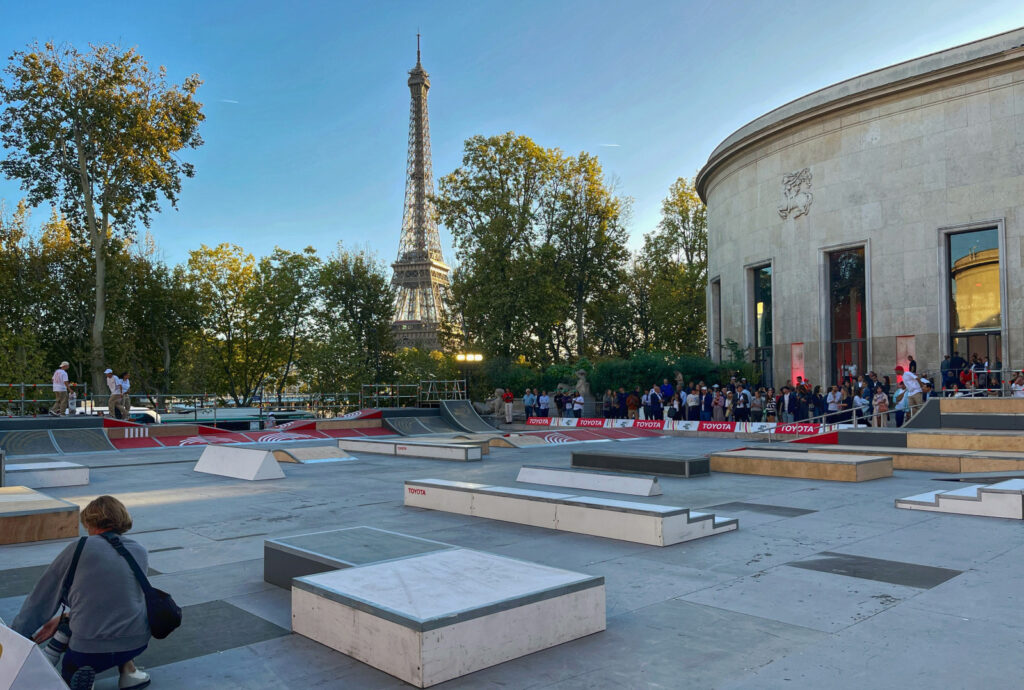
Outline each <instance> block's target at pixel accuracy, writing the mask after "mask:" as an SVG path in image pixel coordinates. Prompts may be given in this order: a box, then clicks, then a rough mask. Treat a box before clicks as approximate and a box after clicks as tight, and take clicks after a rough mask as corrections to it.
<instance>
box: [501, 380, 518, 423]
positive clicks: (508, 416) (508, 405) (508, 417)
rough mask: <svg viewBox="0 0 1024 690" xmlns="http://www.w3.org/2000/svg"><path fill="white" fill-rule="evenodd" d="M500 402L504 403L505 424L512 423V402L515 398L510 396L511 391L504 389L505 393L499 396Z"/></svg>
mask: <svg viewBox="0 0 1024 690" xmlns="http://www.w3.org/2000/svg"><path fill="white" fill-rule="evenodd" d="M501 400H502V402H504V403H505V423H506V424H511V423H512V401H514V400H515V396H513V395H512V389H511V388H506V389H505V392H504V393H502V394H501Z"/></svg>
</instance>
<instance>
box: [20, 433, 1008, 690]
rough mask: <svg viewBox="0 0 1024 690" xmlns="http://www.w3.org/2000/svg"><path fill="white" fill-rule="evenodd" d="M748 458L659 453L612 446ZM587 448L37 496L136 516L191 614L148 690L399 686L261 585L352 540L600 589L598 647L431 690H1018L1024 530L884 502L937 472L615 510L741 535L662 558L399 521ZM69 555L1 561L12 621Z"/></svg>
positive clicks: (161, 456) (157, 648) (706, 494)
mask: <svg viewBox="0 0 1024 690" xmlns="http://www.w3.org/2000/svg"><path fill="white" fill-rule="evenodd" d="M312 445H315V444H312ZM736 445H737V444H736V442H735V441H729V440H718V439H680V438H658V439H649V440H638V441H630V442H622V443H604V444H601V446H602V448H601V449H602V450H605V449H612V448H615V447H618V448H622V449H623V450H628V451H630V452H644V450H645V449H656V450H658V451H665V450H668V449H672V450H678V451H679V453H680V454H686V455H696V454H703V453H708V452H711V451H713V450H719V449H723V448H730V447H735V446H736ZM583 447H592V446H591V444H587V445H577V444H573V445H564V446H541V447H531V448H524V449H502V448H495V449H492V451H491V453H490V455H487V456H485V457H484V460H483V461H482V462H474V463H450V462H444V461H436V460H418V459H409V458H393V457H387V456H379V455H377V456H375V455H369V454H358V453H357V454H356V455H358V456H359V461H356V462H346V463H336V464H321V465H307V466H303V465H290V464H284V465H282V467H283V468H284V471H285V474H286V475H287V478H286V479H284V480H280V481H267V482H245V481H239V480H234V479H227V478H222V477H216V476H210V475H203V474H196V473H194V472H192V463H193V462H194V460H195V459H197V458H198V456H199V454H200V453H201V451H202V449H201V448H182V449H168V450H155V451H137V452H120V453H116V452H109V453H93V454H83V455H78V456H74V457H73V458H72V457H68V458H64V459H71V460H74V461H78V462H83V463H85V464H88V465H90V466H91V467H92V468H93V469H92V477H91V482H92V483H91V484H90V485H89V486H86V487H68V488H65V489H49V490H45V491H46V493H49V494H51V495H54V496H57V497H60V498H64V499H67V500H71V501H74V502H76V503H78V504H80V505H83V506H84V505H85V504H86V503H87V502H88V501H89V500H91V499H92V498H93V497H95V496H97V495H100V494H104V493H109V494H113V495H116V496H118V497H119V498H120V499H121V500H123V501H124V502H125V503H126V504H127V505H128V507H129V509H130V510H131V512H132V515H133V517H134V519H135V527H134V529H133V530H132V532H131V536H132V537H133V538H135V539H137V540H138V541H140V542H141V543H143V544H144V545H145V546H146V547H147V548H148V549H149V550H150V566H151V568H152V569H153V574H152V581H153V584H154V585H155V586H157V587H159V588H161V589H165V590H167V591H169V592H171V593H172V594H173V595H174V597H175V598H176V599H177V601H178V603H179V604H181V605H182V606H183V607H184V609H185V619H184V620H185V623H184V625H183V627H182V628H181V629H180V630H178V631H176V632H175V633H174V634H173V635H171V636H170V637H169V638H167V639H166V640H154V641H153V642H152V643H151V645H150V648H149V649H148V650H147V651H146V652H145V653H144V655H143V656H142V657H140V659H139V664H140V665H141V666H144V667H147V668H148V670H149V671H150V672H151V673H152V676H153V687H154V688H161V689H177V688H181V689H185V688H187V689H189V690H199V689H203V688H211V689H212V688H217V689H223V688H245V689H247V690H256V689H262V688H268V689H269V688H395V687H405V685H404V684H403V683H402V682H401V681H398V680H397V679H395V678H393V677H391V676H388V675H386V674H384V673H382V672H380V671H377V670H375V669H373V668H370V667H368V666H366V665H364V664H362V663H360V662H358V661H355V660H353V659H351V658H349V657H347V656H344V655H342V654H340V653H338V652H335V651H332V650H331V649H328V648H327V647H324V646H321V645H319V644H317V643H315V642H312V641H310V640H308V639H305V638H303V637H300V636H298V635H294V634H291V633H290V632H289V621H290V612H289V594H288V592H286V591H285V590H282V589H279V588H277V587H274V586H272V585H268V584H266V583H265V582H264V581H263V576H262V568H263V563H262V557H263V540H264V539H266V538H270V537H276V536H285V535H293V534H302V533H305V532H312V531H320V530H325V529H333V528H341V527H352V526H357V525H369V526H373V527H379V528H383V529H388V530H393V531H397V532H402V533H406V534H411V535H417V536H422V537H426V538H430V539H434V540H438V541H442V542H447V543H451V544H456V545H460V546H464V547H469V548H474V549H480V550H484V551H490V552H493V553H497V554H503V555H508V556H513V557H517V558H523V559H526V560H530V561H535V562H538V563H544V564H547V565H551V566H557V567H562V568H568V569H571V570H576V571H580V572H585V573H590V574H594V575H603V576H604V577H605V578H606V583H607V595H608V609H607V616H608V619H607V622H608V629H607V630H606V631H605V632H602V633H598V634H595V635H591V636H589V637H586V638H583V639H580V640H576V641H574V642H570V643H567V644H564V645H561V646H558V647H554V648H551V649H548V650H545V651H542V652H538V653H536V654H532V655H529V656H526V657H523V658H520V659H516V660H514V661H510V662H507V663H504V664H501V665H499V666H495V667H492V668H489V669H485V670H483V671H479V672H477V673H474V674H472V675H469V676H465V677H463V678H461V679H458V680H455V681H451V682H448V683H445V684H443V685H440V686H436V687H439V688H440V687H444V688H503V689H509V688H559V689H569V688H647V687H650V688H750V689H759V690H760V689H764V688H783V687H785V688H821V687H829V688H830V689H836V688H858V689H861V688H897V687H899V688H925V687H927V688H935V687H941V688H1019V687H1021V685H1022V681H1021V680H1020V671H1019V668H1018V664H1017V662H1014V659H1017V660H1018V661H1019V660H1020V658H1021V653H1022V652H1021V647H1022V644H1024V617H1022V615H1021V612H1022V610H1024V608H1022V604H1024V594H1022V592H1024V575H1022V567H1021V566H1022V563H1024V525H1022V524H1021V523H1020V522H1017V521H1009V520H999V519H989V518H976V517H964V516H956V515H943V514H936V513H928V512H919V511H909V510H899V509H896V508H895V507H894V506H893V501H894V499H896V498H901V497H904V496H910V495H913V494H918V493H921V492H924V491H927V490H932V489H936V488H941V487H943V486H951V487H952V486H955V485H947V484H946V483H944V482H938V481H936V479H937V478H939V477H942V476H943V475H937V474H932V473H927V472H896V476H894V477H892V478H887V479H879V480H875V481H871V482H866V483H861V484H841V483H834V482H822V481H811V480H798V479H782V478H769V477H754V476H744V475H730V474H713V475H712V476H710V477H702V478H694V479H673V478H661V479H660V482H661V485H662V489H663V491H664V494H663V495H662V496H656V497H650V498H631V497H624V498H630V500H639V501H646V502H651V503H661V504H667V505H678V506H683V507H690V508H700V509H704V508H709V507H715V508H713V510H714V512H717V513H719V514H721V515H725V516H728V517H738V518H739V520H740V527H739V530H738V531H736V532H730V533H726V534H722V535H719V536H714V537H710V538H706V539H701V540H698V541H694V542H688V543H685V544H679V545H676V546H669V547H663V548H659V547H651V546H644V545H641V544H634V543H629V542H621V541H614V540H610V539H601V538H597V537H590V536H584V535H576V534H568V533H561V532H552V531H550V530H545V529H540V528H532V527H523V526H519V525H515V524H510V523H503V522H496V521H491V520H484V519H479V518H472V517H466V516H461V515H454V514H447V513H440V512H433V511H426V510H419V509H412V508H405V507H404V506H403V505H402V480H404V479H412V478H445V479H462V480H467V481H476V482H484V483H491V484H498V485H515V478H516V474H517V472H518V469H519V467H520V465H522V464H550V465H553V466H568V465H569V463H570V454H571V452H572V450H573V449H576V448H583ZM947 478H948V476H947ZM534 488H544V487H534ZM581 493H585V492H581ZM67 543H68V542H67V541H62V542H43V543H35V544H26V545H16V546H4V547H0V618H3V619H5V620H7V621H10V620H11V619H12V618H13V617H14V615H15V613H16V612H17V610H18V608H19V606H20V604H21V602H22V600H23V599H24V596H25V594H26V593H27V592H28V591H29V590H30V589H31V587H32V585H33V584H34V582H35V579H36V578H37V577H38V575H39V573H40V572H41V570H42V568H43V567H45V565H46V564H47V563H49V562H50V560H51V559H52V558H53V557H54V555H55V554H56V553H57V552H58V551H60V550H61V549H62V548H63V547H64V546H65V544H67ZM96 687H97V688H100V689H104V688H106V689H113V688H116V687H117V682H116V678H114V677H112V676H110V675H109V674H108V675H105V676H103V677H101V679H100V681H98V682H97V685H96Z"/></svg>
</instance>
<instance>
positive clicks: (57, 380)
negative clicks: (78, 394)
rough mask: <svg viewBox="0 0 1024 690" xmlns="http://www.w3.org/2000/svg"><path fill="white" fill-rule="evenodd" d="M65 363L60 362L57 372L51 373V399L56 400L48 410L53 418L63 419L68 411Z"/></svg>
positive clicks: (68, 365) (66, 366)
mask: <svg viewBox="0 0 1024 690" xmlns="http://www.w3.org/2000/svg"><path fill="white" fill-rule="evenodd" d="M70 366H71V365H70V364H68V363H67V362H61V363H60V366H59V367H57V370H56V371H55V372H53V397H55V398H56V399H57V400H56V401H55V402H54V403H53V407H51V408H50V414H51V415H52V416H54V417H63V416H64V412H65V411H67V409H68V367H70Z"/></svg>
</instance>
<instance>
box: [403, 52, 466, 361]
mask: <svg viewBox="0 0 1024 690" xmlns="http://www.w3.org/2000/svg"><path fill="white" fill-rule="evenodd" d="M429 89H430V77H429V76H428V75H427V72H426V70H424V69H423V65H421V64H420V35H419V34H416V66H415V67H414V68H412V70H410V71H409V91H410V92H411V95H412V103H411V105H410V107H409V154H408V161H407V164H406V171H405V209H404V211H403V213H402V237H401V240H400V242H399V246H398V260H397V261H395V263H393V264H391V268H392V269H394V275H393V276H392V278H391V284H392V285H393V286H394V288H395V321H394V323H393V324H392V330H393V331H394V334H395V342H396V343H397V344H398V346H399V347H416V348H419V349H421V350H439V349H441V347H440V342H439V339H438V328H439V326H440V324H441V319H442V317H443V299H444V292H445V291H446V289H447V288H448V273H449V272H450V270H451V269H449V268H448V266H447V265H446V264H445V263H444V257H443V256H442V255H441V238H440V236H439V235H438V234H437V220H436V218H435V214H434V205H433V204H432V203H431V201H430V197H431V196H433V194H434V172H433V166H432V164H431V162H430V122H429V118H428V116H427V91H428V90H429Z"/></svg>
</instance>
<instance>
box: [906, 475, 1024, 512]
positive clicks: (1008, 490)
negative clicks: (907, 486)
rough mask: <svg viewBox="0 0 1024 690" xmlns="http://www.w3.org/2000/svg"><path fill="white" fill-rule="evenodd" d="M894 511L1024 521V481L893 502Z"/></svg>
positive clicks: (930, 494) (974, 485)
mask: <svg viewBox="0 0 1024 690" xmlns="http://www.w3.org/2000/svg"><path fill="white" fill-rule="evenodd" d="M896 507H897V508H906V509H908V510H926V511H932V512H937V513H955V514H959V515H978V516H982V517H999V518H1008V519H1012V520H1024V479H1011V480H1008V481H1004V482H999V483H997V484H990V485H984V484H972V485H968V486H964V487H961V488H959V489H953V490H952V491H941V490H940V491H929V492H927V493H924V494H918V495H917V496H908V497H907V498H898V499H896Z"/></svg>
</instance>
